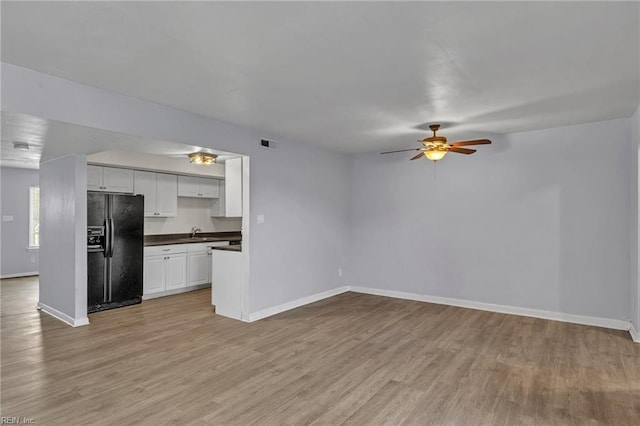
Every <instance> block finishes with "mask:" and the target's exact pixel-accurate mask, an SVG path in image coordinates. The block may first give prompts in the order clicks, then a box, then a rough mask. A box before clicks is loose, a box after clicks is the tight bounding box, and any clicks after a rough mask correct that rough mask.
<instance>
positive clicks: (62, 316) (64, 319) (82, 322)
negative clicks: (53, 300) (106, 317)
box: [38, 302, 89, 327]
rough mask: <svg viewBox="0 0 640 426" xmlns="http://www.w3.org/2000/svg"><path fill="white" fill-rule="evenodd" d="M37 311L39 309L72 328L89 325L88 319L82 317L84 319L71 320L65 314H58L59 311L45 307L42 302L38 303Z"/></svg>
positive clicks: (71, 318)
mask: <svg viewBox="0 0 640 426" xmlns="http://www.w3.org/2000/svg"><path fill="white" fill-rule="evenodd" d="M38 309H40V310H41V311H42V312H45V313H47V314H49V315H51V316H52V317H54V318H56V319H59V320H60V321H62V322H64V323H67V324H69V325H70V326H72V327H80V326H81V325H88V324H89V318H88V317H84V318H73V317H71V316H69V315H67V314H65V313H64V312H60V311H59V310H57V309H55V308H52V307H51V306H49V305H46V304H44V303H42V302H38Z"/></svg>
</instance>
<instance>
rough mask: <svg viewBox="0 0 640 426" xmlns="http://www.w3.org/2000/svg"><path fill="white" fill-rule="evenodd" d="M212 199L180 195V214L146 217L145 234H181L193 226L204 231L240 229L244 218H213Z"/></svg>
mask: <svg viewBox="0 0 640 426" xmlns="http://www.w3.org/2000/svg"><path fill="white" fill-rule="evenodd" d="M210 205H211V200H204V199H198V198H187V197H178V216H177V217H163V218H154V217H146V218H145V219H144V234H145V235H157V234H179V233H186V232H190V231H191V228H192V227H194V226H195V227H197V228H200V229H201V231H202V232H226V231H240V230H241V229H242V218H212V217H210V215H211V210H210Z"/></svg>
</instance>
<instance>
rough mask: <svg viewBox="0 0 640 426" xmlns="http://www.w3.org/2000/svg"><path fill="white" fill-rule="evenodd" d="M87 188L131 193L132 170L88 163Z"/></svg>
mask: <svg viewBox="0 0 640 426" xmlns="http://www.w3.org/2000/svg"><path fill="white" fill-rule="evenodd" d="M87 190H89V191H104V192H128V193H132V192H133V170H130V169H118V168H115V167H102V166H91V165H88V166H87Z"/></svg>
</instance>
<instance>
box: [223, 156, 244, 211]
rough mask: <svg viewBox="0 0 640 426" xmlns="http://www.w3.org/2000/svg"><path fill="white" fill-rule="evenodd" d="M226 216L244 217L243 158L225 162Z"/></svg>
mask: <svg viewBox="0 0 640 426" xmlns="http://www.w3.org/2000/svg"><path fill="white" fill-rule="evenodd" d="M224 173H225V180H224V208H225V214H224V215H225V217H242V158H230V159H228V160H227V161H225V163H224Z"/></svg>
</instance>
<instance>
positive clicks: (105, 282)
mask: <svg viewBox="0 0 640 426" xmlns="http://www.w3.org/2000/svg"><path fill="white" fill-rule="evenodd" d="M110 264H111V262H109V259H108V258H107V257H106V251H105V258H104V264H103V265H104V266H103V267H104V271H103V273H102V274H103V281H102V283H103V284H102V291H103V296H102V301H103V302H106V301H107V300H108V299H107V285H108V283H109V271H108V270H107V268H108V266H109V265H110Z"/></svg>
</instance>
